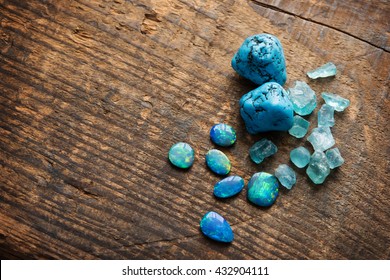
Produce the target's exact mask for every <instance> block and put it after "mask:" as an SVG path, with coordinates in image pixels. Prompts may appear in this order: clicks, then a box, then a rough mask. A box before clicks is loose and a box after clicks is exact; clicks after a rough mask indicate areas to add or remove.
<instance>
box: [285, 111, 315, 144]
mask: <svg viewBox="0 0 390 280" xmlns="http://www.w3.org/2000/svg"><path fill="white" fill-rule="evenodd" d="M309 126H310V122H308V121H307V120H305V119H304V118H302V117H301V116H298V115H295V116H294V123H293V126H292V128H290V129H289V131H288V133H290V135H292V136H294V137H296V138H303V137H304V136H305V135H306V133H307V130H308V129H309Z"/></svg>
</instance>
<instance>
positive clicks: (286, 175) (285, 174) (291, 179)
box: [275, 164, 297, 190]
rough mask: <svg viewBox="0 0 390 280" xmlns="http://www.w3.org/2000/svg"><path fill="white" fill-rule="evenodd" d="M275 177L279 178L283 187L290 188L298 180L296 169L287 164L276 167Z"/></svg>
mask: <svg viewBox="0 0 390 280" xmlns="http://www.w3.org/2000/svg"><path fill="white" fill-rule="evenodd" d="M275 177H276V178H278V180H279V182H280V183H281V184H282V186H283V187H285V188H287V189H289V190H291V188H292V186H294V185H295V183H296V182H297V176H296V175H295V171H294V170H293V169H292V168H291V167H290V166H288V165H287V164H281V165H279V166H278V167H277V168H276V169H275Z"/></svg>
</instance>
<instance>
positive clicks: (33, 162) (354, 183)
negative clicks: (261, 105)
mask: <svg viewBox="0 0 390 280" xmlns="http://www.w3.org/2000/svg"><path fill="white" fill-rule="evenodd" d="M389 19H390V4H389V2H388V1H386V0H382V1H380V0H375V1H355V0H345V1H341V0H339V1H309V0H307V1H303V0H299V1H288V0H278V1H277V0H274V1H272V0H268V1H267V0H255V1H242V0H236V1H234V0H224V1H213V0H202V1H201V0H192V1H190V0H176V1H171V0H140V1H136V0H128V1H124V0H114V1H108V0H105V1H103V0H100V1H97V0H95V1H87V0H74V1H71V0H63V1H55V0H47V1H17V0H0V22H1V29H0V32H1V33H0V35H1V37H0V38H1V40H0V50H1V56H0V59H1V62H0V68H1V70H0V106H1V109H0V255H1V256H2V258H11V259H14V258H16V259H19V258H21V259H30V258H31V259H36V258H37V259H57V258H59V259H388V258H390V233H389V232H390V210H389V209H390V189H389V188H390V178H389V172H390V168H389V166H390V165H389V162H390V161H389V154H390V141H389V138H390V133H389V123H388V122H389V117H390V102H389V69H390V67H389V66H390V54H389V52H390V39H389V38H390V37H389V26H390V21H389ZM264 32H265V33H271V34H274V35H276V36H277V37H278V38H279V39H280V40H281V42H282V44H283V47H284V52H285V56H286V61H287V73H288V82H287V84H286V85H285V87H286V88H288V87H290V86H291V85H292V84H293V82H294V81H295V80H297V79H299V80H303V81H306V82H308V83H309V85H310V86H311V87H312V88H313V89H314V90H315V91H316V93H317V96H318V97H319V99H318V100H319V104H320V105H321V104H322V103H323V100H322V99H321V98H320V93H321V92H323V91H328V92H334V93H338V94H340V95H341V96H344V97H346V98H348V99H350V100H351V106H350V107H349V108H348V109H347V110H346V111H345V112H343V113H336V117H335V118H336V125H335V127H334V128H332V132H333V134H334V137H335V139H336V146H337V147H338V148H339V149H340V151H341V153H342V155H343V157H344V159H345V164H344V165H343V166H342V167H341V168H339V169H338V170H335V171H333V172H332V173H331V175H330V176H329V177H328V179H327V181H326V183H325V184H323V185H319V186H317V185H314V184H312V183H311V182H310V180H309V179H308V177H307V176H306V174H305V170H303V169H302V170H299V169H297V168H295V170H296V172H297V176H298V181H297V184H296V186H295V187H294V188H293V189H292V190H291V191H286V190H284V189H282V190H281V192H280V196H279V198H278V199H277V201H276V203H275V205H273V206H272V207H270V208H269V209H261V208H257V207H255V206H253V205H251V204H250V203H248V201H247V199H246V191H243V192H242V193H241V194H239V195H238V196H237V197H235V198H232V199H228V200H223V201H222V200H217V199H216V198H214V197H213V195H212V189H213V185H214V184H215V183H216V182H217V181H218V180H219V178H218V177H217V176H216V175H214V174H212V173H211V172H210V171H209V170H208V169H207V167H206V166H205V163H204V155H205V153H206V152H207V151H208V150H209V149H210V148H213V147H214V145H213V144H212V143H211V142H210V140H209V129H210V128H211V126H212V125H213V124H215V123H219V122H226V123H229V124H231V125H232V126H233V127H235V128H236V130H237V134H238V141H237V143H236V144H235V146H234V147H232V148H230V149H223V151H224V152H226V154H227V155H228V156H229V157H230V159H231V161H232V165H233V168H232V172H231V173H232V174H237V175H240V176H242V177H243V178H244V179H245V181H246V182H247V181H248V180H249V178H250V177H251V175H253V174H254V173H255V172H259V171H266V172H271V173H273V172H274V169H275V168H276V167H277V166H278V165H279V164H281V163H289V152H290V151H291V150H292V149H293V148H295V147H297V146H300V145H304V146H306V147H310V144H309V143H308V142H306V141H305V140H299V139H295V138H294V137H292V136H290V135H289V134H288V133H266V134H261V135H255V136H251V135H249V134H248V133H247V132H246V130H245V128H244V123H243V121H242V119H241V117H240V115H239V107H238V101H239V99H240V97H241V96H242V95H243V94H245V93H246V92H248V91H249V90H251V89H253V88H254V87H255V86H254V85H253V84H251V83H250V82H248V81H246V80H245V79H243V78H240V77H238V75H237V74H236V73H235V72H234V71H233V70H232V68H231V67H230V60H231V58H232V56H233V54H234V52H235V51H236V50H237V49H238V48H239V46H240V45H241V43H242V42H243V40H244V39H245V38H246V37H248V36H249V35H253V34H256V33H264ZM328 61H332V62H334V63H335V64H336V65H337V67H338V74H337V76H336V77H335V78H334V79H324V80H319V81H309V79H308V78H307V76H306V72H307V71H308V70H311V69H314V68H316V67H318V66H320V65H322V64H324V63H326V62H328ZM318 108H319V106H318V107H317V110H318ZM316 112H317V111H315V113H313V114H312V115H311V116H310V117H309V118H308V119H309V120H310V121H311V128H314V127H315V126H316V122H317V114H316ZM263 137H267V138H269V139H271V140H272V141H274V142H275V144H276V145H277V146H278V148H279V151H278V153H277V154H276V155H275V156H273V157H272V158H269V159H267V160H266V161H265V162H264V163H262V164H261V165H256V164H254V163H252V162H251V160H250V159H249V156H248V149H249V147H250V146H251V145H252V144H253V143H254V142H255V141H257V140H259V139H261V138H263ZM178 141H186V142H188V143H190V144H191V145H192V146H193V148H194V149H195V151H196V161H195V164H194V166H193V167H192V168H191V169H190V170H188V171H181V170H178V169H176V168H173V167H172V166H171V165H170V164H169V162H168V161H167V153H168V150H169V148H170V146H171V145H172V144H173V143H175V142H178ZM290 165H291V163H290ZM209 210H214V211H217V212H219V213H220V214H222V215H223V216H224V217H225V218H226V219H227V220H228V221H229V222H230V224H231V225H232V228H233V230H234V232H235V240H234V242H233V243H232V244H231V245H221V244H217V243H216V242H212V241H210V240H208V239H206V238H205V237H204V236H202V234H201V233H200V231H199V220H200V218H201V217H202V215H203V214H205V213H206V211H209Z"/></svg>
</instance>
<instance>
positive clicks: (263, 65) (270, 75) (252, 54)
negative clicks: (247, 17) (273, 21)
mask: <svg viewBox="0 0 390 280" xmlns="http://www.w3.org/2000/svg"><path fill="white" fill-rule="evenodd" d="M232 67H233V69H234V70H236V72H237V73H238V74H240V75H241V76H243V77H244V78H247V79H249V80H251V81H252V82H254V83H255V84H258V85H262V84H264V83H267V82H276V83H278V84H280V85H284V83H285V82H286V80H287V72H286V62H285V59H284V54H283V48H282V44H281V43H280V41H279V40H278V38H276V37H275V36H273V35H270V34H258V35H253V36H250V37H248V38H246V39H245V41H244V43H243V44H242V45H241V47H240V49H239V50H238V51H237V53H236V54H235V55H234V57H233V59H232Z"/></svg>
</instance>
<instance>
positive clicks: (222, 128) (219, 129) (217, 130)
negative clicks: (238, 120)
mask: <svg viewBox="0 0 390 280" xmlns="http://www.w3.org/2000/svg"><path fill="white" fill-rule="evenodd" d="M210 139H211V141H213V142H214V143H215V144H217V145H219V146H222V147H229V146H231V145H233V144H234V143H235V142H236V139H237V137H236V131H235V130H234V129H233V127H231V126H230V125H228V124H224V123H219V124H216V125H214V126H213V127H212V128H211V129H210Z"/></svg>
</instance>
